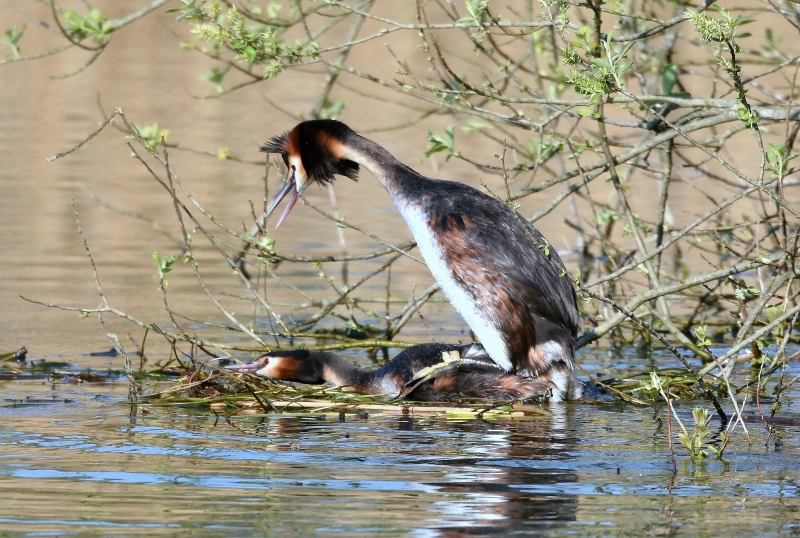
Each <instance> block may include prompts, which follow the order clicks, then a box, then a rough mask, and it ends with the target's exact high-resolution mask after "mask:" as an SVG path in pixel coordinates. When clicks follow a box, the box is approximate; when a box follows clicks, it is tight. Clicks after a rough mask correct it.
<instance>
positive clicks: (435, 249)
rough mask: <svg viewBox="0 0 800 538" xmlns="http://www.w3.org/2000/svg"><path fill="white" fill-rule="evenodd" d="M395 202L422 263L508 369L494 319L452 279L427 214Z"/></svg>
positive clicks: (480, 338)
mask: <svg viewBox="0 0 800 538" xmlns="http://www.w3.org/2000/svg"><path fill="white" fill-rule="evenodd" d="M396 205H397V208H398V209H399V210H400V213H401V214H402V215H403V218H404V219H405V221H406V224H407V225H408V227H409V229H410V230H411V233H412V235H413V236H414V239H415V240H416V241H417V246H418V247H419V250H420V252H421V253H422V257H423V258H424V259H425V263H426V264H428V269H430V271H431V273H433V277H434V278H435V279H436V282H438V283H439V287H440V288H441V289H442V292H443V293H444V294H445V296H446V297H447V299H448V300H449V301H450V304H452V305H453V306H454V307H455V309H456V311H457V312H458V313H459V314H461V317H462V318H464V321H466V322H467V325H469V328H470V329H472V332H474V333H475V335H476V336H477V337H478V340H480V342H481V344H483V347H484V348H485V349H486V352H487V353H489V356H490V357H491V358H492V360H493V361H494V362H495V363H496V364H497V365H498V366H499V367H501V368H502V369H504V370H505V371H507V372H509V371H511V368H512V364H511V358H510V357H509V354H508V347H507V346H506V344H505V340H504V339H503V335H502V333H501V332H500V330H499V329H498V327H497V320H492V319H486V317H485V316H484V315H483V314H482V313H481V311H480V308H479V305H478V304H477V303H476V302H475V298H474V297H472V295H471V294H469V293H468V292H467V291H466V290H464V288H462V287H461V286H460V285H459V284H458V283H457V282H456V281H455V279H454V278H453V273H452V272H451V271H450V267H449V266H448V265H447V263H446V261H445V259H444V256H443V254H442V249H441V247H440V246H439V242H438V241H437V240H436V238H435V237H434V236H433V234H432V233H431V230H430V228H429V227H428V226H427V224H428V217H427V216H426V215H425V214H424V213H423V212H422V211H421V210H420V208H419V207H417V206H416V205H414V204H413V203H403V202H398V203H397V204H396Z"/></svg>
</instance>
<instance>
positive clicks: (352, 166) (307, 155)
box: [261, 120, 358, 228]
mask: <svg viewBox="0 0 800 538" xmlns="http://www.w3.org/2000/svg"><path fill="white" fill-rule="evenodd" d="M355 135H356V134H355V132H353V130H352V129H350V127H348V126H347V125H345V124H344V123H342V122H340V121H336V120H311V121H304V122H303V123H300V124H298V125H297V126H296V127H295V128H294V129H292V130H291V131H289V132H287V133H284V134H282V135H279V136H276V137H274V138H272V139H271V140H270V141H269V142H267V143H266V144H264V145H263V146H262V147H261V151H263V152H265V153H280V155H281V157H282V158H283V162H284V163H286V168H287V170H288V172H287V175H286V183H284V184H283V188H281V190H280V192H279V193H278V195H277V196H275V199H274V200H273V201H272V204H270V207H269V210H268V211H267V216H269V215H271V214H272V212H273V211H274V210H275V208H276V207H277V206H278V203H279V202H280V201H281V200H283V199H284V198H285V197H286V195H287V194H289V193H290V192H291V193H292V196H291V198H289V202H288V203H287V204H286V209H284V210H283V214H282V215H281V218H280V219H278V223H277V224H276V225H275V227H276V228H277V227H278V226H280V225H281V223H282V222H283V221H284V219H286V216H287V215H289V212H290V211H291V210H292V208H293V207H294V204H295V203H296V202H297V200H298V199H299V198H300V195H301V194H303V191H304V190H306V188H307V187H308V186H309V185H311V184H312V183H319V184H324V183H331V182H332V181H333V176H334V175H336V174H338V175H340V176H346V177H349V178H350V179H352V180H353V181H357V180H358V164H357V163H355V162H354V161H351V160H349V159H347V146H346V142H347V139H348V138H349V137H351V136H355Z"/></svg>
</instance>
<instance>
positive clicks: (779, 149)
mask: <svg viewBox="0 0 800 538" xmlns="http://www.w3.org/2000/svg"><path fill="white" fill-rule="evenodd" d="M766 157H767V170H769V171H770V172H772V177H773V179H777V180H781V179H783V178H784V177H786V172H787V171H788V169H789V167H788V164H789V162H790V161H793V160H794V159H796V158H797V157H800V152H796V153H792V154H791V155H787V154H786V146H784V145H783V144H770V145H769V152H767V154H766Z"/></svg>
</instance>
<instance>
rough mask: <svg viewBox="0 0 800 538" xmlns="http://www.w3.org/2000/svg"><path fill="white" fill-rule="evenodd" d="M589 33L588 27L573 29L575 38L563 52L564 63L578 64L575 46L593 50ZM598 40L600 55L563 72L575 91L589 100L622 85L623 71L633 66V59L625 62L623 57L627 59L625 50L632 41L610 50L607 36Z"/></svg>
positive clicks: (623, 83) (609, 41)
mask: <svg viewBox="0 0 800 538" xmlns="http://www.w3.org/2000/svg"><path fill="white" fill-rule="evenodd" d="M588 32H589V31H588V27H587V26H584V27H582V28H580V29H578V30H576V32H575V35H576V37H577V38H578V39H577V40H575V41H570V43H569V45H570V47H567V48H566V50H565V51H563V52H564V58H565V61H566V62H567V63H570V62H575V63H577V61H576V60H577V59H578V58H579V56H578V54H577V52H576V51H575V48H581V49H584V50H586V51H588V52H591V51H593V50H594V49H595V47H593V45H592V44H590V43H589V41H588V40H589V33H588ZM600 43H601V46H602V52H603V56H601V57H599V58H594V59H592V61H591V63H590V64H589V65H588V66H586V67H584V69H582V70H580V71H571V72H569V73H567V75H566V79H567V82H569V83H570V84H572V85H573V86H575V91H576V92H578V93H580V94H582V95H589V96H591V97H592V99H594V98H596V97H597V96H598V95H601V94H610V93H612V92H614V91H616V90H617V89H619V88H624V87H625V74H626V73H627V72H628V71H629V70H630V69H631V67H633V63H632V62H624V61H623V60H624V59H625V58H627V56H628V52H629V51H630V50H631V47H633V45H634V44H635V42H634V41H631V42H630V43H628V44H627V45H626V46H625V48H623V49H622V50H621V51H619V52H615V51H614V50H613V47H612V42H611V36H610V35H608V36H607V37H606V39H605V40H601V41H600Z"/></svg>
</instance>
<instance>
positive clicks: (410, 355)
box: [228, 343, 555, 402]
mask: <svg viewBox="0 0 800 538" xmlns="http://www.w3.org/2000/svg"><path fill="white" fill-rule="evenodd" d="M443 353H444V354H448V353H449V354H453V355H454V356H455V359H456V360H455V361H454V363H453V364H454V367H453V368H452V369H449V370H446V371H441V372H440V373H438V374H437V375H436V376H434V377H433V378H432V379H431V380H421V381H420V382H419V383H415V382H414V381H415V377H416V376H417V375H418V374H420V373H422V372H424V370H426V369H427V368H430V367H433V366H436V365H437V364H439V363H441V362H442V361H443V358H442V354H443ZM445 359H447V356H446V357H445ZM228 369H230V370H238V371H241V372H247V373H255V374H257V375H259V376H261V377H268V378H271V379H278V380H281V381H297V382H300V383H310V384H322V383H330V384H332V385H333V386H335V387H349V388H351V389H352V390H354V391H355V392H360V393H362V394H382V395H386V396H390V397H394V398H404V399H407V400H417V401H423V402H453V401H459V400H463V399H491V400H504V401H512V400H530V399H534V398H539V397H542V396H545V395H547V394H549V393H550V392H551V391H552V390H553V389H554V388H555V387H554V386H553V385H552V384H551V383H550V382H548V381H545V380H541V379H536V378H533V377H523V376H517V375H513V374H508V373H506V372H504V371H503V370H502V369H500V368H499V367H498V366H497V365H496V364H495V363H494V362H493V361H492V359H491V358H490V357H489V356H488V355H487V354H486V351H485V350H484V349H483V347H482V346H481V345H480V344H466V345H461V344H438V343H436V344H419V345H416V346H413V347H410V348H408V349H406V350H404V351H402V352H401V353H399V354H398V355H397V356H396V357H394V358H393V359H392V360H390V361H389V362H387V363H386V364H384V365H383V366H381V367H380V368H378V369H377V370H368V369H364V368H359V367H357V366H354V365H352V364H351V363H350V362H348V361H347V360H345V359H343V358H342V357H339V356H338V355H335V354H333V353H329V352H325V351H308V350H305V349H291V350H278V351H270V352H269V353H265V354H264V355H261V356H260V357H259V358H258V359H256V360H255V361H253V362H250V363H245V364H240V365H237V366H231V367H229V368H228Z"/></svg>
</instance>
